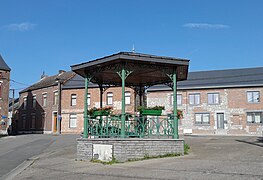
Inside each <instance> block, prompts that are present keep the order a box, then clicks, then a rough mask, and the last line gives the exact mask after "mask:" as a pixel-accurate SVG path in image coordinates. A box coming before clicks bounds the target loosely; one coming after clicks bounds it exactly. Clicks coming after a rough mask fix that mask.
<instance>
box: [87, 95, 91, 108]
mask: <svg viewBox="0 0 263 180" xmlns="http://www.w3.org/2000/svg"><path fill="white" fill-rule="evenodd" d="M87 105H88V106H90V93H88V95H87Z"/></svg>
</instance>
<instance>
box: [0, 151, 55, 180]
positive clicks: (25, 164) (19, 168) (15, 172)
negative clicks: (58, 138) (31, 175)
mask: <svg viewBox="0 0 263 180" xmlns="http://www.w3.org/2000/svg"><path fill="white" fill-rule="evenodd" d="M52 153H54V151H52V152H47V153H42V154H40V155H37V156H32V157H30V158H28V159H27V160H25V161H24V162H22V163H21V164H19V165H18V166H17V167H16V168H15V169H13V170H12V171H10V172H9V173H7V174H5V175H3V176H2V177H0V179H1V180H12V179H15V177H16V176H17V175H18V174H20V173H21V172H23V171H24V170H25V169H26V168H28V167H29V166H31V165H32V164H34V162H35V161H37V160H39V159H40V158H43V157H45V156H48V155H50V154H52Z"/></svg>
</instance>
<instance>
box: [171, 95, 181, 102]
mask: <svg viewBox="0 0 263 180" xmlns="http://www.w3.org/2000/svg"><path fill="white" fill-rule="evenodd" d="M173 104H174V96H173V94H171V95H170V105H173ZM177 105H182V94H177Z"/></svg>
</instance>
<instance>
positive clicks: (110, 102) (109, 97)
mask: <svg viewBox="0 0 263 180" xmlns="http://www.w3.org/2000/svg"><path fill="white" fill-rule="evenodd" d="M107 105H113V93H112V92H108V93H107Z"/></svg>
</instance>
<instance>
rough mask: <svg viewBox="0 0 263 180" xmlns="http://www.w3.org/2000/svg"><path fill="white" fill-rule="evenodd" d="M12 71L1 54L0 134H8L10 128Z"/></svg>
mask: <svg viewBox="0 0 263 180" xmlns="http://www.w3.org/2000/svg"><path fill="white" fill-rule="evenodd" d="M10 71H11V69H10V68H9V67H8V65H7V64H6V63H5V61H4V59H3V58H2V57H1V55H0V134H6V133H7V128H8V122H7V121H8V118H7V117H8V106H9V88H10V83H9V82H10Z"/></svg>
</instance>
